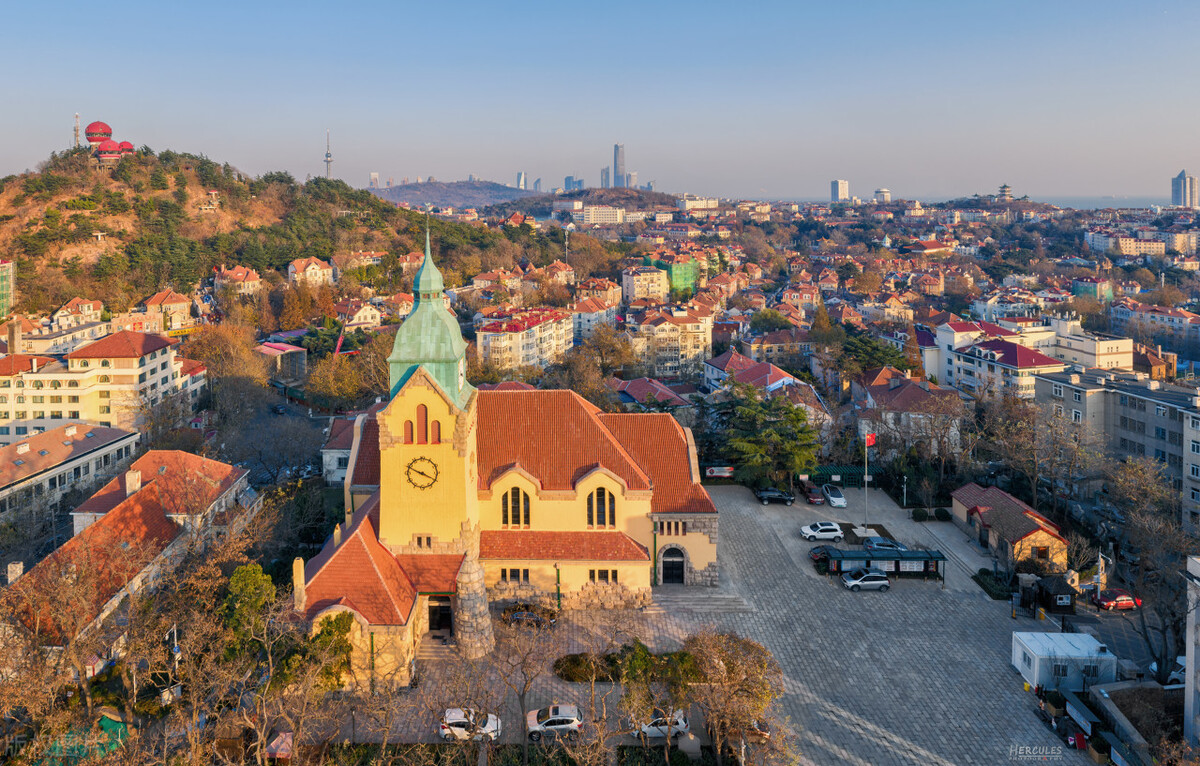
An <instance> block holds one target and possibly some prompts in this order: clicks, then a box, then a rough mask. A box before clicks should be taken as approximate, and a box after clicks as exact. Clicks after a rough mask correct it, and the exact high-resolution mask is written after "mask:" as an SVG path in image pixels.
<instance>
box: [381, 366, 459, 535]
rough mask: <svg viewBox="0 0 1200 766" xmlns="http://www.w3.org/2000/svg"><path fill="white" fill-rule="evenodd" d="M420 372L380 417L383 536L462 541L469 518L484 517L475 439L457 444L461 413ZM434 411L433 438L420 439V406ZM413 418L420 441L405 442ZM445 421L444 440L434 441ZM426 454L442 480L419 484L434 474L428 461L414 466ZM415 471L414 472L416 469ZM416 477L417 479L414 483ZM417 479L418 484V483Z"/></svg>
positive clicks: (431, 414)
mask: <svg viewBox="0 0 1200 766" xmlns="http://www.w3.org/2000/svg"><path fill="white" fill-rule="evenodd" d="M426 381H427V378H426V377H424V376H423V375H422V373H421V371H418V373H417V375H415V376H414V377H413V378H412V379H410V380H409V381H408V383H406V384H405V386H404V388H403V389H401V390H400V392H399V393H398V394H397V395H396V396H395V397H394V398H393V399H392V401H391V403H390V404H389V405H388V406H387V407H386V408H384V409H383V410H382V411H381V412H380V413H379V415H378V419H379V433H380V455H379V460H380V488H379V489H380V508H381V509H384V512H383V513H381V514H380V524H379V526H380V529H379V538H380V540H381V541H383V542H384V543H385V544H388V545H409V544H411V543H412V542H413V538H414V536H419V537H425V536H429V537H433V538H434V540H433V542H434V543H435V544H436V543H437V542H443V543H446V542H450V541H452V540H457V539H458V537H459V535H460V533H461V529H462V523H463V521H472V522H476V521H477V520H478V479H477V478H476V472H475V456H474V449H473V447H472V446H471V445H472V444H473V441H474V440H473V439H467V440H466V442H465V444H461V445H460V446H461V447H462V449H463V450H464V454H460V452H459V449H458V448H457V447H456V446H455V444H454V439H455V435H456V429H457V423H458V419H457V417H456V416H457V415H459V414H461V415H462V417H469V416H470V413H458V412H457V411H456V410H454V409H452V407H451V405H450V404H449V403H448V402H447V401H446V400H445V399H443V398H442V396H441V394H440V392H439V391H438V390H437V389H436V388H435V387H434V384H433V383H432V382H426ZM421 405H424V406H425V407H426V408H427V410H428V425H427V431H428V438H427V440H426V443H424V444H421V443H419V441H420V439H421V436H420V434H419V433H416V432H418V431H419V430H420V429H419V419H418V416H417V408H418V407H419V406H421ZM406 421H411V422H412V423H413V430H414V443H412V444H407V443H405V441H404V435H405V422H406ZM435 421H436V422H437V423H438V424H439V425H440V431H441V433H440V440H439V443H436V444H434V443H431V442H432V438H433V428H434V422H435ZM419 458H424V459H425V460H428V461H430V462H432V463H433V464H434V466H436V481H433V483H432V484H430V485H429V486H425V487H422V486H417V485H419V484H421V483H426V482H428V481H429V479H428V478H427V477H425V476H420V475H419V474H416V473H415V471H417V470H421V471H423V472H425V473H426V474H429V476H433V474H432V472H431V470H430V468H429V466H428V465H427V464H423V463H422V464H415V465H414V464H413V461H414V460H417V459H419ZM410 469H411V471H410ZM410 479H412V481H410ZM414 482H416V484H417V485H414Z"/></svg>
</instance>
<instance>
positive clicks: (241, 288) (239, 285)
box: [213, 266, 262, 295]
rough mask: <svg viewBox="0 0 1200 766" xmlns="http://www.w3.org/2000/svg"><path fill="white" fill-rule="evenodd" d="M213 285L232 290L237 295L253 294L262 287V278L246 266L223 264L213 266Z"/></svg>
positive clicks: (219, 288) (220, 288)
mask: <svg viewBox="0 0 1200 766" xmlns="http://www.w3.org/2000/svg"><path fill="white" fill-rule="evenodd" d="M213 272H214V273H213V286H214V287H216V288H217V289H218V290H232V291H233V292H234V293H235V294H237V295H255V294H257V293H258V291H259V290H261V289H262V278H261V277H260V276H259V275H258V272H257V271H255V270H254V269H252V268H249V267H248V266H234V267H233V268H232V269H227V268H225V267H224V266H216V267H214V268H213Z"/></svg>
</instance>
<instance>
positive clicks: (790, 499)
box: [754, 487, 796, 505]
mask: <svg viewBox="0 0 1200 766" xmlns="http://www.w3.org/2000/svg"><path fill="white" fill-rule="evenodd" d="M754 496H755V497H757V498H758V502H760V503H762V504H763V505H766V504H767V503H783V504H784V505H791V504H792V503H794V502H796V496H795V495H793V494H792V493H791V492H788V491H787V490H786V489H776V488H775V487H761V488H759V489H756V490H754Z"/></svg>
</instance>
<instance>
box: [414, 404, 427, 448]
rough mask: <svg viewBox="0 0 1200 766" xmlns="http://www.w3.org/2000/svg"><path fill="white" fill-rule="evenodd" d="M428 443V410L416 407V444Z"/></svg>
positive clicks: (419, 405) (421, 406) (422, 405)
mask: <svg viewBox="0 0 1200 766" xmlns="http://www.w3.org/2000/svg"><path fill="white" fill-rule="evenodd" d="M427 441H429V408H427V407H426V406H425V405H424V404H418V405H417V444H424V443H425V442H427Z"/></svg>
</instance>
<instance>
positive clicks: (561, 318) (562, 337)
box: [475, 308, 575, 370]
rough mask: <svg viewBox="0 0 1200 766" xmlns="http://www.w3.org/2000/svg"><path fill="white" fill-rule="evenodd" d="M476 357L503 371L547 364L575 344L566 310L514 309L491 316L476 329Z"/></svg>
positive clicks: (571, 324) (557, 358) (569, 315)
mask: <svg viewBox="0 0 1200 766" xmlns="http://www.w3.org/2000/svg"><path fill="white" fill-rule="evenodd" d="M475 339H476V342H477V343H478V344H479V358H480V359H481V360H482V361H484V362H487V363H491V364H494V365H496V366H497V367H499V368H500V369H504V370H512V369H516V368H518V367H539V368H541V367H546V366H547V365H551V364H554V363H555V362H558V361H560V360H561V359H562V357H563V354H565V353H567V350H568V349H569V348H571V346H572V345H573V344H574V339H575V328H574V322H573V319H572V316H571V314H570V313H568V312H566V311H561V310H559V309H550V308H535V309H526V310H523V311H514V312H511V313H510V314H508V315H507V316H504V317H499V318H493V319H492V321H490V322H486V323H484V324H483V325H481V326H480V327H479V329H478V330H476V332H475Z"/></svg>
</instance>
